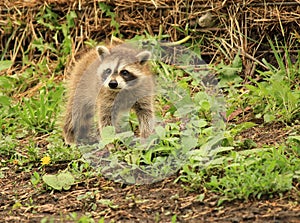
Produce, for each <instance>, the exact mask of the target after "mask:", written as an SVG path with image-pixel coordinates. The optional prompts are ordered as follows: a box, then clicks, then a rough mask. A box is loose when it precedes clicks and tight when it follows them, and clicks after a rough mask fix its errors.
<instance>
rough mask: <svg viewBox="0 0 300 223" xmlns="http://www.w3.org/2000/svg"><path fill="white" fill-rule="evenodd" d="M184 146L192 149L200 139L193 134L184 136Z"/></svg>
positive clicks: (186, 148)
mask: <svg viewBox="0 0 300 223" xmlns="http://www.w3.org/2000/svg"><path fill="white" fill-rule="evenodd" d="M181 142H182V147H183V148H184V149H185V150H190V149H193V148H195V147H196V146H197V145H198V139H197V138H195V137H193V136H185V137H182V141H181Z"/></svg>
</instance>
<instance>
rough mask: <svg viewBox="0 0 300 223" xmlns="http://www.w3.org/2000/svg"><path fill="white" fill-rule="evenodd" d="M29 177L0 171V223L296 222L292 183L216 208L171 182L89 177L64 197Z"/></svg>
mask: <svg viewBox="0 0 300 223" xmlns="http://www.w3.org/2000/svg"><path fill="white" fill-rule="evenodd" d="M282 127H283V126H281V125H276V126H269V125H267V126H265V128H264V129H262V128H259V127H253V128H251V129H249V130H247V131H246V132H244V133H242V135H243V136H244V137H247V136H249V137H250V136H253V137H252V138H253V140H254V141H256V143H258V144H267V143H268V142H269V143H270V144H272V143H274V140H275V141H278V140H279V141H280V140H281V139H282V138H284V135H285V134H284V133H283V131H282ZM274 133H276V134H274ZM254 136H255V137H254ZM271 140H272V141H271ZM0 160H5V157H0ZM66 167H67V163H62V164H55V165H52V166H51V167H50V168H49V169H47V168H46V169H45V171H46V172H50V173H53V172H57V171H58V170H63V169H65V168H66ZM33 171H34V169H33V170H31V172H26V171H24V170H20V168H19V167H17V165H13V164H11V165H10V166H8V168H7V169H6V170H5V171H3V173H4V178H2V179H0V188H1V189H0V216H1V218H0V222H40V220H41V219H43V218H45V217H48V218H49V219H50V218H54V222H57V221H59V219H64V221H63V222H72V219H71V218H70V217H69V213H72V212H77V213H78V216H81V215H83V214H86V213H87V212H89V213H91V214H92V216H93V218H94V219H100V218H101V217H105V219H106V220H107V222H109V220H112V222H171V220H172V216H173V215H176V216H177V218H176V220H177V222H232V223H233V222H236V223H239V222H274V223H275V222H276V223H277V222H278V223H283V222H286V223H296V222H300V204H299V203H300V195H299V189H300V185H299V184H296V183H295V184H294V189H293V190H291V191H289V192H287V193H283V194H281V195H273V197H267V196H266V197H263V198H261V199H260V200H256V199H251V200H248V201H239V200H237V201H233V202H224V203H222V205H221V206H218V205H217V201H218V195H217V194H213V193H210V192H205V191H193V192H190V191H187V190H185V189H184V188H183V185H182V184H180V183H174V180H175V179H176V176H173V177H171V178H168V179H165V180H164V181H162V182H159V183H155V184H150V185H142V186H132V185H121V184H119V183H114V182H111V181H108V180H106V179H104V178H102V177H93V178H90V179H89V180H86V181H84V182H79V183H77V184H76V185H74V186H72V188H71V190H69V191H62V192H59V191H54V192H51V191H50V190H45V188H43V187H41V188H40V189H34V187H33V186H32V184H31V183H30V179H31V176H32V173H33ZM87 192H90V195H89V196H87V195H86V193H87ZM199 194H205V198H204V199H203V200H202V201H201V199H198V197H199ZM80 196H81V197H82V199H80V200H79V199H78V197H80ZM106 201H110V202H106ZM78 216H77V217H78Z"/></svg>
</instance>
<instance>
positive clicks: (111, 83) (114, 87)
mask: <svg viewBox="0 0 300 223" xmlns="http://www.w3.org/2000/svg"><path fill="white" fill-rule="evenodd" d="M108 86H109V87H110V88H111V89H116V88H117V87H118V82H117V81H116V80H111V81H110V82H109V83H108Z"/></svg>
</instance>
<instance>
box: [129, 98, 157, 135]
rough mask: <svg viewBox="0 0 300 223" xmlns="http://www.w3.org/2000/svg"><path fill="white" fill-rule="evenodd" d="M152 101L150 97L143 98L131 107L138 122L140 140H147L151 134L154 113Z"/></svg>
mask: <svg viewBox="0 0 300 223" xmlns="http://www.w3.org/2000/svg"><path fill="white" fill-rule="evenodd" d="M152 100H153V99H152V97H151V96H149V97H144V98H142V99H140V100H138V101H137V102H136V103H135V104H134V106H133V109H134V110H135V112H136V114H137V117H138V120H139V129H140V137H141V138H147V137H148V136H149V135H150V134H151V133H152V132H153V128H154V111H153V102H152Z"/></svg>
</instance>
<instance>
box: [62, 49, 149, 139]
mask: <svg viewBox="0 0 300 223" xmlns="http://www.w3.org/2000/svg"><path fill="white" fill-rule="evenodd" d="M150 57H151V53H150V52H149V51H138V50H135V49H134V48H132V47H131V46H129V45H124V44H123V45H119V46H115V47H112V48H107V47H105V46H98V47H96V48H95V49H93V50H90V51H89V52H87V53H86V54H85V55H83V56H82V57H81V58H80V59H79V61H78V62H77V63H76V64H75V65H74V67H73V69H72V70H71V79H70V82H69V97H68V103H67V109H66V117H65V122H64V126H63V134H64V138H65V141H66V143H69V144H70V143H82V142H86V141H90V139H89V134H90V129H91V127H92V125H93V117H94V114H95V111H97V112H98V114H99V131H100V133H101V129H103V128H104V127H105V126H109V125H112V126H114V127H115V129H116V130H117V132H118V131H120V126H119V123H118V121H119V115H120V114H121V113H122V112H129V110H130V109H131V108H132V109H133V110H134V111H135V112H136V114H137V118H138V121H139V132H140V137H141V138H147V137H148V136H149V135H150V134H151V132H152V131H153V125H154V111H153V110H154V109H153V94H154V79H153V73H152V72H151V69H150V67H149V66H148V64H147V61H148V60H149V59H150Z"/></svg>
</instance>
